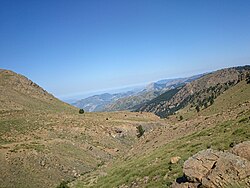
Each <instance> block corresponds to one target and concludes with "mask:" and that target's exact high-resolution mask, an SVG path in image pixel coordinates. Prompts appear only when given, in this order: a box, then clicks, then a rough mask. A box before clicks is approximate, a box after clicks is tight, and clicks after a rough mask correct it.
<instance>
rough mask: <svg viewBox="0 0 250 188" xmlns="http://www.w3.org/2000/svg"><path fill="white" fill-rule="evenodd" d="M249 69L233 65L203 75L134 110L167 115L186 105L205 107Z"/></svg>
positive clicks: (248, 67)
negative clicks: (232, 66) (233, 66)
mask: <svg viewBox="0 0 250 188" xmlns="http://www.w3.org/2000/svg"><path fill="white" fill-rule="evenodd" d="M249 69H250V66H244V67H235V68H228V69H222V70H218V71H216V72H213V73H210V74H207V75H204V76H202V77H201V78H199V79H195V80H193V81H192V82H190V83H188V84H186V85H185V86H183V87H179V88H178V89H176V88H173V89H172V90H169V91H166V92H165V93H163V94H162V95H160V96H158V97H156V98H154V99H153V100H151V101H149V102H147V103H145V104H143V105H141V106H139V107H138V108H137V109H136V110H135V111H145V112H153V113H155V114H156V115H158V116H160V117H167V116H168V115H171V114H173V113H175V112H176V111H178V110H179V109H182V108H184V107H186V106H187V105H191V107H193V108H197V110H199V109H200V108H206V107H207V106H208V105H211V104H212V103H213V100H214V99H215V98H216V97H217V96H219V95H220V94H221V93H223V92H224V91H225V90H227V89H228V88H230V87H232V86H234V85H235V84H237V83H238V82H239V81H241V80H242V79H244V77H245V76H246V73H247V72H248V71H249Z"/></svg>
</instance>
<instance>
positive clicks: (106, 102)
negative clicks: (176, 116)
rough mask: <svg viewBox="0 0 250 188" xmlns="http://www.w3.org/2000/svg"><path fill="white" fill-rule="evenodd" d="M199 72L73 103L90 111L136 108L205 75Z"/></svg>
mask: <svg viewBox="0 0 250 188" xmlns="http://www.w3.org/2000/svg"><path fill="white" fill-rule="evenodd" d="M203 75H204V74H199V75H195V76H191V77H187V78H175V79H164V80H159V81H157V82H152V83H150V84H149V85H147V86H146V87H145V88H143V89H141V90H139V91H136V90H131V91H127V92H121V93H116V94H110V93H104V94H100V95H94V96H90V97H87V98H85V99H81V100H79V101H76V102H74V103H72V105H73V106H76V107H78V108H83V109H84V110H85V111H88V112H97V111H121V110H131V111H132V110H135V109H137V108H138V106H140V105H141V104H144V103H146V102H148V101H150V100H152V99H154V98H156V97H158V96H159V95H161V94H162V93H164V92H166V91H168V90H170V89H174V88H176V87H179V86H183V85H185V84H186V83H189V82H191V81H193V80H196V79H198V78H200V77H201V76H203Z"/></svg>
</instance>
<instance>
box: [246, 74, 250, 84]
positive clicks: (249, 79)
mask: <svg viewBox="0 0 250 188" xmlns="http://www.w3.org/2000/svg"><path fill="white" fill-rule="evenodd" d="M246 82H247V84H250V73H247V74H246Z"/></svg>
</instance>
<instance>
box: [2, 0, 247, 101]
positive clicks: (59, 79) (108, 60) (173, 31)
mask: <svg viewBox="0 0 250 188" xmlns="http://www.w3.org/2000/svg"><path fill="white" fill-rule="evenodd" d="M249 10H250V1H249V0H237V1H236V0H202V1H201V0H188V1H187V0H72V1H70V0H22V1H20V0H0V68H4V69H10V70H13V71H15V72H17V73H20V74H23V75H25V76H26V77H28V78H29V79H31V80H33V81H34V82H36V83H37V84H39V85H40V86H42V87H43V88H45V89H46V90H47V91H49V92H50V93H52V94H54V95H55V96H56V97H59V98H70V97H74V96H76V95H79V94H84V93H91V92H92V93H94V92H97V91H105V90H110V89H114V88H121V87H128V86H133V85H140V84H145V83H149V82H152V81H156V80H160V79H165V78H175V77H184V76H191V75H194V74H199V73H203V72H208V71H213V70H216V69H220V68H224V67H230V66H238V65H245V64H250V63H249V62H250V11H249Z"/></svg>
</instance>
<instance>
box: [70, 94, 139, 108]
mask: <svg viewBox="0 0 250 188" xmlns="http://www.w3.org/2000/svg"><path fill="white" fill-rule="evenodd" d="M134 93H135V92H133V91H128V92H123V93H116V94H110V93H104V94H100V95H94V96H90V97H87V98H85V99H82V100H79V101H77V102H75V103H73V104H72V105H74V106H76V107H78V108H83V109H84V110H85V111H88V112H94V111H95V112H98V111H103V109H104V108H105V106H106V105H108V104H110V103H112V102H114V101H117V100H118V99H120V98H122V97H127V96H131V95H133V94H134Z"/></svg>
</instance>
